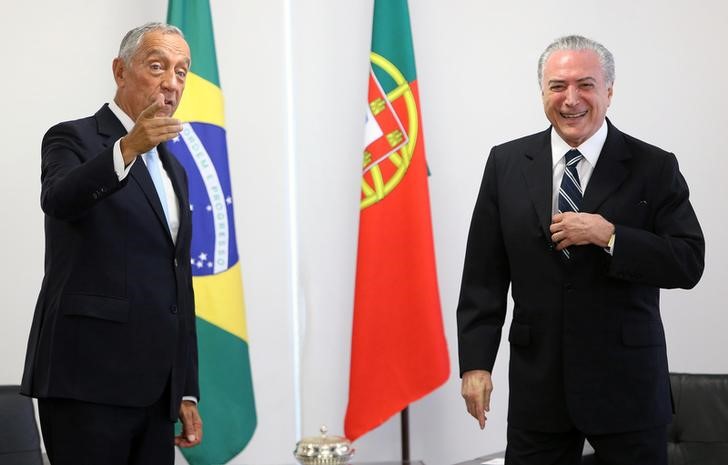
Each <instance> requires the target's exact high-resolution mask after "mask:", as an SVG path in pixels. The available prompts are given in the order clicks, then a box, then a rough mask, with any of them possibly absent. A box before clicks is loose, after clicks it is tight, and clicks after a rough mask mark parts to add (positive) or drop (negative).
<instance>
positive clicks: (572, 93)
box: [565, 86, 579, 105]
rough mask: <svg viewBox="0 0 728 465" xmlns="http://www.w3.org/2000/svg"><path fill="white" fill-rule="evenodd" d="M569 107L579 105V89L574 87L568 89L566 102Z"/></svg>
mask: <svg viewBox="0 0 728 465" xmlns="http://www.w3.org/2000/svg"><path fill="white" fill-rule="evenodd" d="M565 103H566V104H567V105H576V104H578V103H579V89H577V88H576V87H574V86H569V87H567V88H566V101H565Z"/></svg>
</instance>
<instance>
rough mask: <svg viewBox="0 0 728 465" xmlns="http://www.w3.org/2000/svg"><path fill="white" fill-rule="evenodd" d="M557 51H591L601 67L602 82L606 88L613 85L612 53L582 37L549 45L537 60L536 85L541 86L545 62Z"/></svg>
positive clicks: (566, 39) (563, 38) (573, 36)
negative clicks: (604, 82)
mask: <svg viewBox="0 0 728 465" xmlns="http://www.w3.org/2000/svg"><path fill="white" fill-rule="evenodd" d="M557 50H591V51H593V52H595V53H596V54H597V56H598V57H599V63H600V64H601V65H602V72H603V73H604V80H605V81H606V82H607V85H608V86H611V85H612V84H614V56H613V55H612V52H610V51H609V50H607V48H606V47H605V46H604V45H602V44H600V43H599V42H597V41H594V40H591V39H587V38H586V37H583V36H577V35H571V36H565V37H561V38H559V39H556V40H555V41H554V42H552V43H551V45H549V46H548V47H546V50H544V52H543V53H542V54H541V57H540V58H539V59H538V85H539V87H540V86H542V85H543V67H544V65H545V64H546V60H548V59H549V57H550V56H551V54H552V53H554V52H555V51H557Z"/></svg>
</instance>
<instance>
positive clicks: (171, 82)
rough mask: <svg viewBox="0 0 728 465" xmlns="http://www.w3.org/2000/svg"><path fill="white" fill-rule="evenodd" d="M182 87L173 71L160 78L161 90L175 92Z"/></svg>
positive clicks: (168, 71)
mask: <svg viewBox="0 0 728 465" xmlns="http://www.w3.org/2000/svg"><path fill="white" fill-rule="evenodd" d="M181 85H182V83H181V81H180V80H179V78H178V77H177V73H176V71H175V70H174V69H170V70H167V71H166V72H165V73H164V75H163V77H162V89H164V90H177V89H179V88H180V86H181Z"/></svg>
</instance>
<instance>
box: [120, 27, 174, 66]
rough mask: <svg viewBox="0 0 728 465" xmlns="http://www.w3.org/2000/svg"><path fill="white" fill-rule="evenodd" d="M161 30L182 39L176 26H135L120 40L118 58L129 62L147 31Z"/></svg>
mask: <svg viewBox="0 0 728 465" xmlns="http://www.w3.org/2000/svg"><path fill="white" fill-rule="evenodd" d="M153 31H161V32H162V33H163V34H177V35H178V36H180V37H182V38H183V39H184V37H185V35H184V34H183V33H182V31H181V30H180V29H179V28H178V27H177V26H172V25H170V24H165V23H147V24H144V25H142V26H139V27H135V28H134V29H132V30H131V31H129V32H127V33H126V35H125V36H124V38H123V39H122V40H121V45H120V46H119V58H121V59H122V60H123V61H124V63H126V64H130V63H131V58H132V57H133V56H134V54H135V53H136V52H137V50H138V49H139V45H140V44H141V43H142V38H143V37H144V34H146V33H147V32H153Z"/></svg>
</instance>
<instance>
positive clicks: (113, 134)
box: [94, 104, 126, 149]
mask: <svg viewBox="0 0 728 465" xmlns="http://www.w3.org/2000/svg"><path fill="white" fill-rule="evenodd" d="M94 116H95V117H96V129H97V131H98V133H99V136H102V137H103V138H104V140H103V141H102V142H101V145H102V146H103V148H105V149H106V148H109V147H110V146H111V145H113V144H114V142H116V141H117V140H119V138H121V137H123V136H124V135H125V134H126V129H124V125H123V124H121V121H119V119H118V118H117V117H116V116H115V115H114V113H113V112H112V111H111V110H109V106H108V105H107V104H104V106H102V107H101V109H99V111H97V112H96V114H95V115H94Z"/></svg>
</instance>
